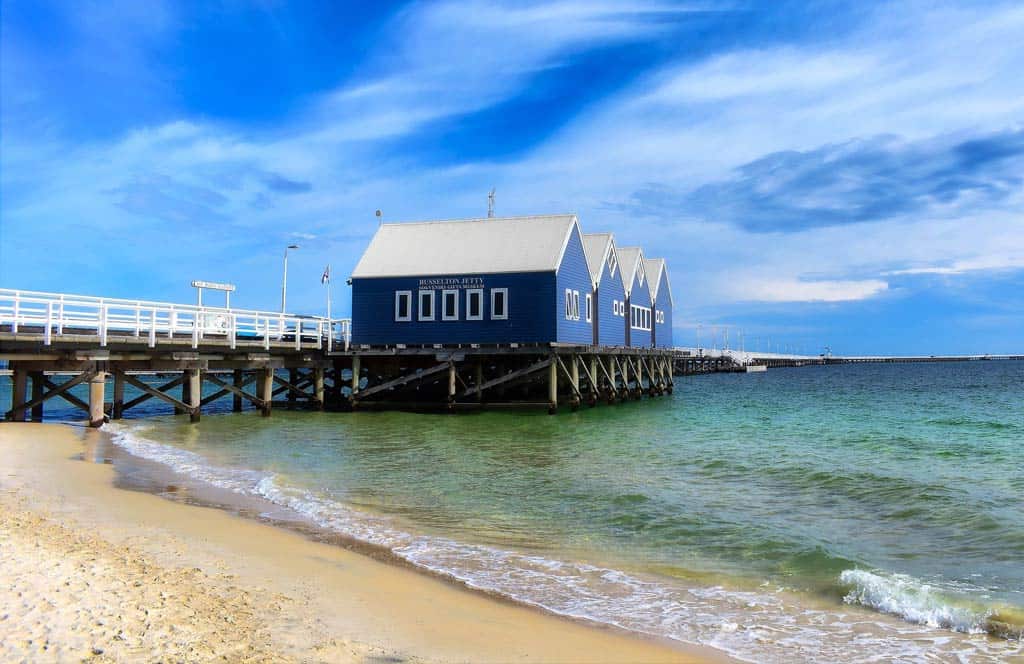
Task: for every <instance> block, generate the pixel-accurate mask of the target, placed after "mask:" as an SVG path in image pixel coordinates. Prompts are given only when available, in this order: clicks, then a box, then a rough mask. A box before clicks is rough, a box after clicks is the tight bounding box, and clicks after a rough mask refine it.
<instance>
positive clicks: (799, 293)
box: [731, 278, 889, 302]
mask: <svg viewBox="0 0 1024 664" xmlns="http://www.w3.org/2000/svg"><path fill="white" fill-rule="evenodd" d="M888 288H889V284H888V283H886V282H884V281H881V280H879V279H865V280H861V281H803V280H798V279H776V278H766V279H763V280H759V279H748V280H744V281H741V282H738V283H735V284H734V285H733V286H732V289H731V290H732V293H733V298H734V299H735V300H737V301H739V302H850V301H853V300H864V299H867V298H869V297H874V296H875V295H878V294H880V293H883V292H885V291H886V290H888Z"/></svg>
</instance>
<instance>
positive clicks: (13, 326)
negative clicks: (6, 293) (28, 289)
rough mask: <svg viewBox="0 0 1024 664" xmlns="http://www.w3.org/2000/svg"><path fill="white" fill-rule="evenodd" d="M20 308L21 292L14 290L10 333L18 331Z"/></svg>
mask: <svg viewBox="0 0 1024 664" xmlns="http://www.w3.org/2000/svg"><path fill="white" fill-rule="evenodd" d="M20 308H21V293H19V292H18V291H14V307H13V311H12V313H13V314H14V316H13V318H11V334H17V333H18V310H19V309H20Z"/></svg>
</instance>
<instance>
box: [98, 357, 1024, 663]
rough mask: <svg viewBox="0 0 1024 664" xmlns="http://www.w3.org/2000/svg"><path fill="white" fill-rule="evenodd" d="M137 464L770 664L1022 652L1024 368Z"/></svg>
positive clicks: (717, 385)
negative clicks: (157, 465)
mask: <svg viewBox="0 0 1024 664" xmlns="http://www.w3.org/2000/svg"><path fill="white" fill-rule="evenodd" d="M111 430H112V431H113V432H114V437H115V440H116V441H117V442H118V444H120V445H121V446H122V447H124V448H125V449H127V450H128V451H130V452H133V453H135V454H138V455H140V456H144V457H148V458H150V459H153V460H157V461H160V462H162V463H166V464H168V465H169V466H171V467H172V468H174V469H176V470H177V471H178V472H180V473H183V474H185V475H188V476H190V477H191V478H192V479H193V480H194V481H199V482H209V483H213V484H216V485H218V486H221V487H225V488H229V489H232V490H233V491H237V492H239V493H241V494H246V495H249V496H257V497H259V498H261V499H263V500H266V501H269V503H268V504H274V505H276V506H277V508H278V509H285V510H289V511H292V512H294V513H296V514H300V515H302V518H304V519H308V520H309V521H310V522H312V523H314V524H315V525H317V526H319V527H321V528H325V529H329V530H333V531H339V532H342V533H344V534H347V535H349V536H351V537H355V538H357V539H360V540H364V541H367V542H370V543H372V544H377V545H379V546H384V547H387V548H389V549H391V550H392V551H394V552H395V553H396V554H397V555H399V556H401V557H404V558H406V559H408V560H410V561H411V562H413V563H415V564H417V565H421V566H423V567H425V568H428V569H430V570H433V571H435V572H438V573H443V574H445V575H448V576H451V577H453V578H455V579H458V580H460V581H462V582H463V583H466V584H468V585H471V586H474V587H479V588H483V589H487V590H490V591H493V592H498V593H501V594H505V595H508V596H510V597H513V598H515V599H518V600H520V601H524V602H527V603H531V604H536V605H539V606H543V607H545V608H546V609H548V610H551V611H555V612H557V613H563V614H568V615H574V616H579V617H585V618H589V619H592V620H596V621H600V622H608V623H613V624H618V625H621V626H623V627H626V628H628V629H633V630H636V631H640V632H647V633H654V634H659V635H662V636H668V637H672V638H677V639H680V640H684V641H690V642H698V643H704V644H708V645H712V646H715V647H718V648H721V649H723V650H725V651H727V652H730V653H732V654H733V655H736V656H738V657H742V658H746V659H752V660H757V661H793V659H794V658H798V659H801V660H805V661H834V660H836V659H841V660H849V661H859V660H863V661H867V660H869V659H871V658H872V657H880V658H881V659H883V660H905V661H919V660H926V659H935V660H937V661H945V660H956V659H961V660H963V659H967V660H969V661H988V660H993V661H995V660H1004V659H1010V658H1013V657H1020V656H1022V651H1021V642H1020V636H1019V633H1020V630H1021V628H1022V625H1024V460H1022V449H1024V363H1021V362H998V361H993V362H964V363H955V364H916V365H843V366H830V367H805V368H799V369H777V370H770V371H769V372H767V373H766V374H750V375H744V374H722V375H711V376H701V377H691V378H686V379H680V380H679V382H678V383H677V390H676V393H675V395H674V396H672V397H666V398H661V399H653V400H645V401H642V402H632V403H628V404H623V405H618V406H612V407H608V406H602V407H598V408H595V409H584V410H581V411H580V412H578V413H568V412H565V413H563V414H560V415H559V416H557V417H550V416H547V415H546V414H534V413H506V412H501V413H483V414H477V415H458V416H447V415H421V414H405V413H356V414H341V413H338V414H320V413H287V412H280V411H278V412H275V414H274V416H273V417H272V418H269V419H264V418H260V417H258V416H256V415H255V414H248V413H247V414H241V415H233V414H224V415H216V416H207V417H204V419H203V421H202V422H201V423H200V424H199V425H198V426H191V425H188V424H185V423H183V418H178V419H175V418H173V417H167V416H163V417H155V418H150V419H146V420H138V421H135V422H130V423H125V424H119V425H116V426H114V427H112V428H111Z"/></svg>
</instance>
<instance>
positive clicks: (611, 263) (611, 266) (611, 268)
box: [608, 251, 619, 277]
mask: <svg viewBox="0 0 1024 664" xmlns="http://www.w3.org/2000/svg"><path fill="white" fill-rule="evenodd" d="M617 267H619V261H617V260H616V259H615V252H614V251H609V252H608V273H609V274H610V275H611V276H613V277H614V276H615V268H617Z"/></svg>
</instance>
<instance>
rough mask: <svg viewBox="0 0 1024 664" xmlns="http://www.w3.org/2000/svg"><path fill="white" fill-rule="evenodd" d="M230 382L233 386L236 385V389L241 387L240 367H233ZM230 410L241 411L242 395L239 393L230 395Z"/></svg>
mask: <svg viewBox="0 0 1024 664" xmlns="http://www.w3.org/2000/svg"><path fill="white" fill-rule="evenodd" d="M231 384H232V385H234V386H235V387H237V388H238V389H242V370H241V369H235V371H234V373H233V375H232V378H231ZM231 410H232V411H233V412H236V413H241V412H242V395H241V394H238V393H235V394H232V395H231Z"/></svg>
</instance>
